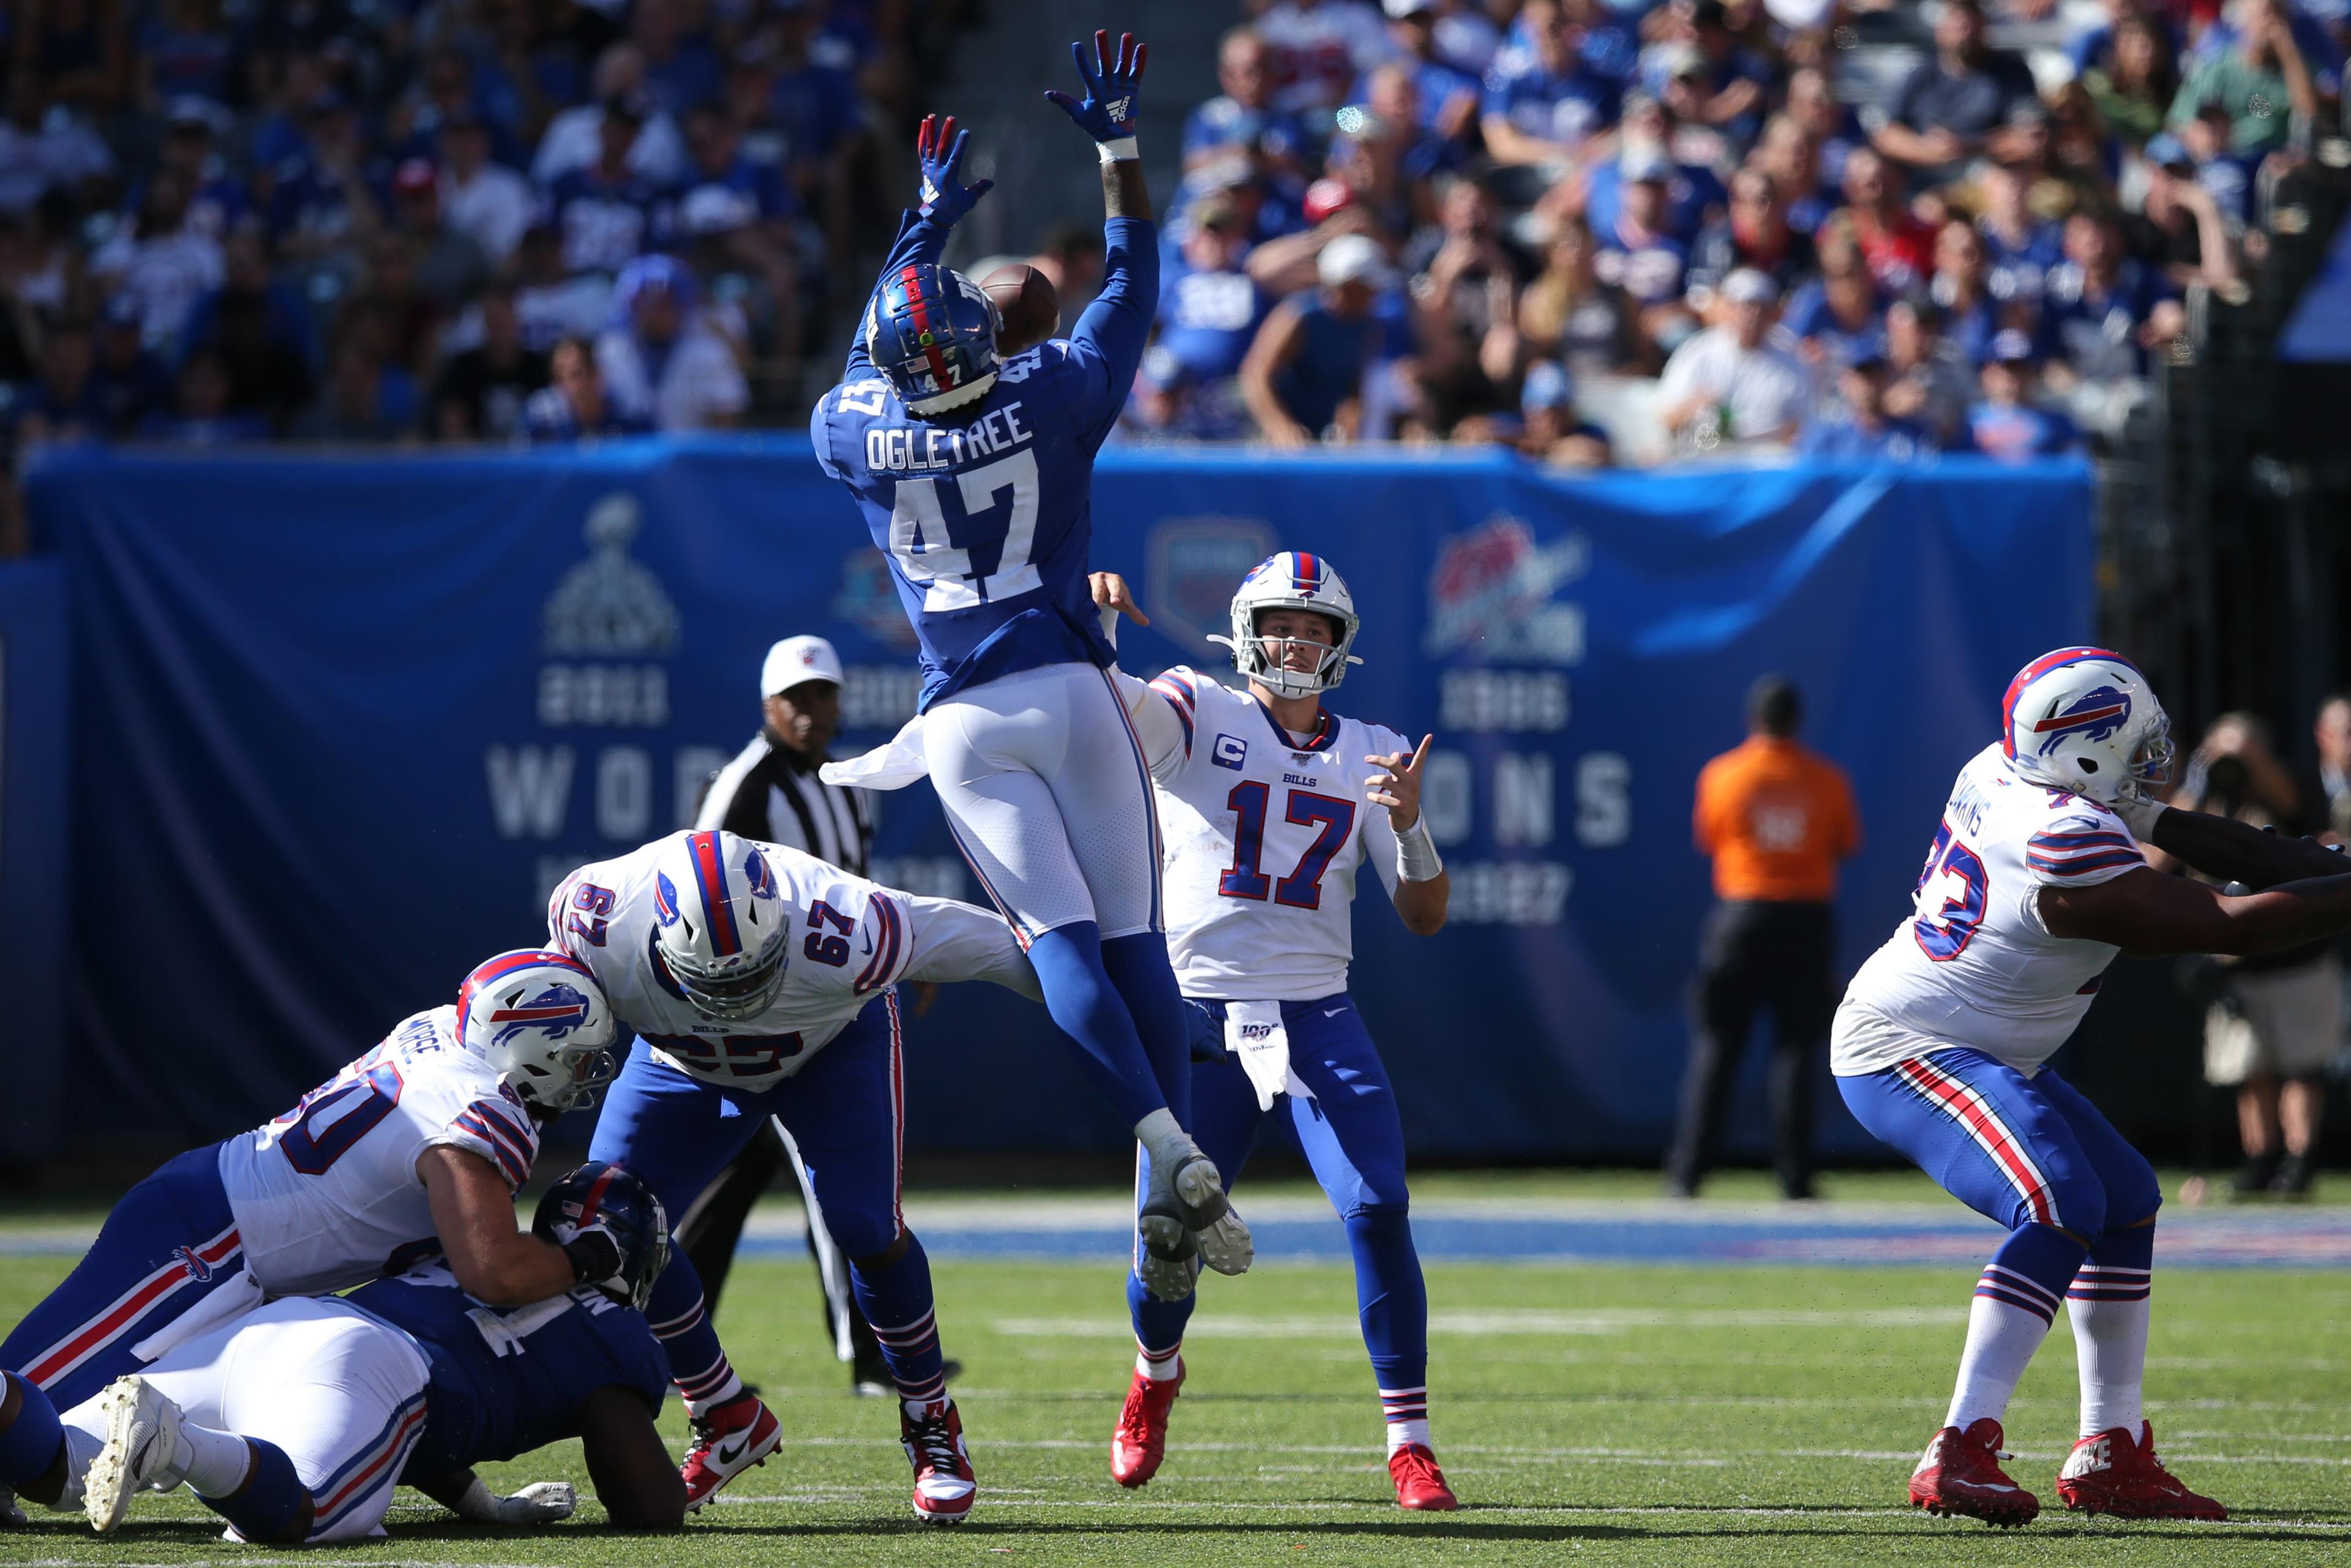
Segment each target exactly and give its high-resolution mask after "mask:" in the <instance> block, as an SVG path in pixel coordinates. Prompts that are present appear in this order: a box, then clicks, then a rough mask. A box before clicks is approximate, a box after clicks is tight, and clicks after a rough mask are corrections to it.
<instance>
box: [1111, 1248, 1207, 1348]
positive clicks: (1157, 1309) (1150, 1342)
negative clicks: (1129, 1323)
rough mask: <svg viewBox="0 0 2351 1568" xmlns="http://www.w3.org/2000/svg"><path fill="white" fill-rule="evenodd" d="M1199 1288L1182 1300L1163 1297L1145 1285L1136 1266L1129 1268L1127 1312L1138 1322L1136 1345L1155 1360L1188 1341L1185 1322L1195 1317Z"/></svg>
mask: <svg viewBox="0 0 2351 1568" xmlns="http://www.w3.org/2000/svg"><path fill="white" fill-rule="evenodd" d="M1199 1299H1200V1293H1199V1292H1198V1291H1193V1292H1192V1293H1191V1294H1190V1295H1188V1296H1186V1297H1185V1298H1184V1299H1183V1300H1182V1301H1161V1300H1160V1299H1159V1298H1158V1297H1156V1296H1155V1295H1153V1294H1152V1293H1151V1292H1150V1291H1146V1290H1144V1288H1143V1281H1141V1280H1139V1279H1137V1278H1136V1277H1135V1273H1134V1270H1132V1269H1129V1270H1127V1271H1126V1315H1127V1316H1128V1318H1130V1319H1131V1320H1133V1322H1134V1347H1135V1349H1136V1350H1138V1351H1140V1352H1142V1353H1143V1354H1144V1355H1145V1356H1147V1357H1149V1358H1150V1359H1152V1360H1154V1361H1158V1360H1163V1359H1165V1357H1166V1356H1168V1355H1170V1354H1174V1353H1175V1351H1176V1350H1177V1349H1178V1348H1179V1347H1180V1346H1181V1345H1182V1344H1183V1343H1184V1325H1185V1324H1186V1323H1188V1322H1191V1321H1192V1308H1193V1305H1194V1304H1195V1303H1196V1302H1197V1301H1199Z"/></svg>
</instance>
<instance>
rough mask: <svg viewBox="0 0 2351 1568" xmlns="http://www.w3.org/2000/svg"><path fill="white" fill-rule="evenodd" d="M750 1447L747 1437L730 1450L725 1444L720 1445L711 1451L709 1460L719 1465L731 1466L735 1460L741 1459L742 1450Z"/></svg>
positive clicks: (749, 1440)
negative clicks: (714, 1460)
mask: <svg viewBox="0 0 2351 1568" xmlns="http://www.w3.org/2000/svg"><path fill="white" fill-rule="evenodd" d="M750 1446H751V1439H750V1438H749V1437H745V1438H744V1439H743V1440H742V1441H741V1442H739V1443H737V1444H736V1445H735V1446H734V1447H733V1448H728V1447H727V1446H726V1444H724V1443H721V1444H720V1445H719V1446H718V1447H717V1448H715V1449H713V1450H712V1451H711V1458H714V1459H716V1461H717V1462H718V1463H719V1464H722V1465H731V1464H733V1463H734V1462H735V1461H736V1460H737V1459H739V1458H742V1457H743V1450H744V1449H746V1448H749V1447H750Z"/></svg>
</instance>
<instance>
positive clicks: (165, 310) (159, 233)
mask: <svg viewBox="0 0 2351 1568" xmlns="http://www.w3.org/2000/svg"><path fill="white" fill-rule="evenodd" d="M188 195H189V191H188V186H187V183H186V182H185V181H183V180H182V179H181V178H180V177H179V176H178V175H176V174H167V173H159V174H158V175H156V177H155V178H154V179H153V180H152V181H150V182H148V185H147V196H146V200H145V201H144V202H142V203H141V205H140V209H139V217H138V220H137V222H136V223H135V224H133V225H131V226H129V227H128V228H125V229H122V230H120V231H118V232H117V233H116V235H115V236H114V237H113V238H112V239H110V240H109V241H107V243H106V244H104V245H102V246H99V248H98V250H97V251H96V252H95V253H94V254H92V256H90V258H89V268H90V272H91V274H92V276H93V277H96V278H97V279H98V280H99V284H100V285H101V286H102V287H107V288H109V289H111V290H113V291H114V292H116V293H117V294H119V295H120V297H121V298H127V299H129V300H131V301H132V302H133V304H134V305H135V306H136V307H137V309H138V312H139V326H140V331H141V335H142V336H143V337H144V338H145V339H146V340H147V346H148V347H149V348H151V349H158V350H162V351H164V352H166V353H174V354H176V353H177V352H178V350H179V347H180V333H181V330H182V329H183V328H184V327H185V326H186V325H187V321H188V312H189V310H190V308H193V306H194V304H195V303H196V301H197V299H199V298H202V297H203V296H204V295H205V294H208V293H210V292H211V291H212V290H213V289H214V288H217V287H220V282H221V277H222V276H223V263H222V256H221V247H220V243H219V242H218V241H217V240H214V239H212V238H210V237H208V236H207V235H200V234H193V233H191V232H190V231H189V228H188V221H187V219H188Z"/></svg>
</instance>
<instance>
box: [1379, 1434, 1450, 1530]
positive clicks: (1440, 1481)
mask: <svg viewBox="0 0 2351 1568" xmlns="http://www.w3.org/2000/svg"><path fill="white" fill-rule="evenodd" d="M1388 1479H1391V1480H1393V1481H1395V1490H1396V1506H1397V1507H1398V1508H1410V1509H1419V1510H1424V1511H1427V1512H1430V1513H1451V1512H1452V1511H1454V1510H1455V1509H1457V1508H1459V1507H1460V1506H1461V1500H1460V1499H1459V1498H1458V1497H1455V1496H1454V1495H1453V1489H1452V1488H1451V1487H1449V1486H1447V1485H1446V1484H1445V1472H1444V1471H1443V1470H1440V1469H1437V1456H1436V1455H1435V1454H1433V1453H1431V1452H1430V1451H1429V1448H1428V1445H1427V1444H1426V1443H1406V1444H1405V1446H1404V1447H1403V1448H1398V1449H1397V1450H1396V1451H1395V1453H1393V1454H1390V1455H1389V1456H1388Z"/></svg>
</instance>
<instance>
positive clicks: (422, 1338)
mask: <svg viewBox="0 0 2351 1568" xmlns="http://www.w3.org/2000/svg"><path fill="white" fill-rule="evenodd" d="M343 1299H344V1300H345V1301H350V1303H351V1304H352V1305H353V1306H356V1307H359V1308H360V1309H362V1310H363V1311H365V1312H368V1313H369V1314H370V1315H371V1316H373V1317H376V1318H380V1319H381V1320H382V1321H383V1322H388V1323H390V1324H392V1327H394V1328H397V1329H403V1330H405V1331H406V1332H407V1333H408V1336H409V1337H410V1338H411V1339H413V1340H414V1341H415V1342H416V1343H417V1344H418V1345H420V1346H421V1347H423V1351H424V1359H425V1361H426V1362H427V1363H428V1364H430V1365H431V1366H432V1369H433V1378H432V1382H431V1383H430V1385H428V1386H427V1388H426V1391H425V1417H424V1435H423V1437H420V1438H418V1439H417V1443H416V1449H415V1452H414V1453H413V1455H412V1456H411V1457H410V1458H409V1461H408V1473H409V1474H412V1475H415V1476H419V1477H423V1478H425V1479H431V1478H433V1477H434V1476H444V1475H448V1474H451V1473H453V1472H454V1471H457V1470H461V1469H466V1468H467V1467H468V1466H472V1465H477V1464H482V1463H485V1462H486V1461H488V1460H492V1459H511V1458H514V1457H515V1456H516V1455H517V1454H527V1453H528V1452H530V1451H531V1450H532V1449H533V1448H545V1447H546V1446H547V1445H548V1444H549V1443H553V1442H558V1441H559V1440H561V1439H563V1438H565V1437H578V1436H579V1435H580V1405H581V1404H582V1403H583V1402H585V1401H586V1399H587V1397H588V1396H590V1394H593V1393H595V1392H596V1390H598V1389H599V1388H603V1387H607V1386H609V1385H613V1384H618V1385H621V1386H622V1387H623V1388H628V1389H632V1390H634V1391H635V1392H636V1393H637V1394H639V1395H641V1396H643V1398H644V1401H645V1408H646V1409H647V1410H649V1411H653V1412H658V1411H659V1410H660V1409H661V1402H662V1396H663V1395H664V1394H665V1393H667V1392H668V1389H669V1361H668V1359H667V1358H666V1357H665V1356H664V1355H663V1354H662V1348H661V1342H660V1341H659V1340H656V1339H655V1338H653V1330H652V1329H651V1328H650V1327H649V1326H647V1324H646V1322H645V1315H644V1314H643V1312H636V1311H633V1310H632V1309H631V1308H629V1307H627V1306H625V1305H623V1304H622V1303H620V1302H617V1301H612V1300H611V1299H610V1298H609V1297H606V1296H604V1295H602V1294H601V1293H599V1292H597V1291H591V1290H585V1289H583V1290H578V1291H572V1292H571V1293H570V1294H569V1295H567V1296H555V1297H551V1298H549V1300H547V1301H539V1302H536V1303H534V1304H533V1305H530V1306H528V1307H517V1308H516V1309H514V1310H513V1311H512V1312H500V1311H498V1310H497V1309H496V1308H494V1307H486V1306H484V1305H482V1304H481V1303H480V1302H479V1301H475V1300H474V1298H473V1297H471V1296H469V1295H467V1294H465V1291H462V1290H460V1289H458V1287H457V1281H456V1277H455V1275H453V1274H451V1273H450V1272H449V1270H448V1269H447V1267H446V1266H445V1265H444V1264H441V1263H438V1262H434V1263H426V1264H423V1265H422V1266H421V1267H419V1268H416V1269H413V1270H410V1271H409V1272H407V1273H405V1274H402V1276H401V1277H400V1278H398V1279H396V1280H377V1281H373V1282H372V1283H370V1284H366V1285H362V1286H360V1288H359V1289H358V1290H356V1291H352V1292H351V1293H350V1295H348V1296H346V1297H344V1298H343Z"/></svg>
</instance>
